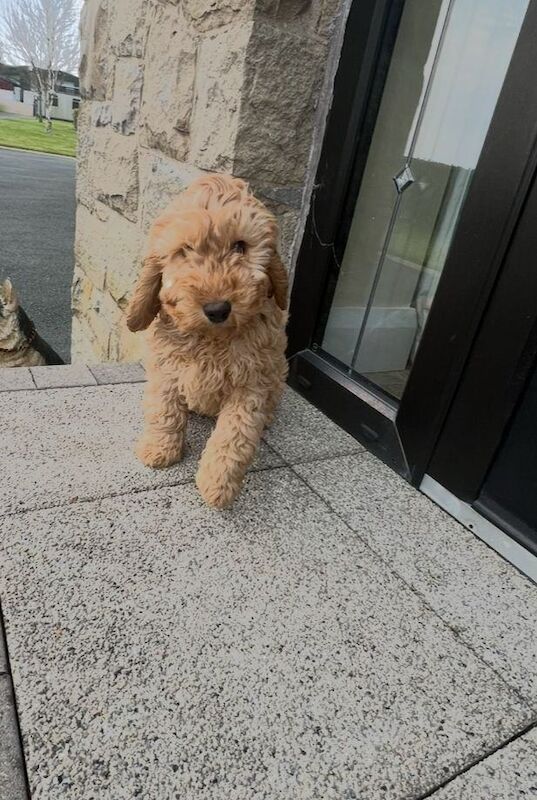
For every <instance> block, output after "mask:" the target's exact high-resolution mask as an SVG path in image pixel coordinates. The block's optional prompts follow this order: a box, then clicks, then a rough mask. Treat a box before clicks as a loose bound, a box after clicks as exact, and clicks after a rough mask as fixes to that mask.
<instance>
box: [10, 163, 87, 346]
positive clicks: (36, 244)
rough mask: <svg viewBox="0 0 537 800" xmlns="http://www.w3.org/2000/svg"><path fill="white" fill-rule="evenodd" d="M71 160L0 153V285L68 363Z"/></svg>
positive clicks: (72, 227)
mask: <svg viewBox="0 0 537 800" xmlns="http://www.w3.org/2000/svg"><path fill="white" fill-rule="evenodd" d="M75 166H76V162H75V159H73V158H66V157H64V156H51V155H44V154H41V153H30V152H23V151H19V150H8V149H4V148H0V279H2V280H3V279H4V278H6V277H10V278H11V279H12V280H13V283H14V285H15V286H16V288H17V291H18V294H19V297H20V299H21V302H22V305H23V306H24V308H25V310H26V312H27V313H28V315H29V316H30V317H31V319H32V320H33V321H34V323H35V325H36V327H37V330H38V331H39V333H40V335H41V336H42V337H43V338H44V339H46V340H47V341H48V342H49V344H50V345H51V346H52V347H54V349H55V350H56V351H57V352H58V353H59V354H60V355H61V356H62V358H63V359H64V360H66V361H68V360H69V359H70V348H71V296H70V292H71V280H72V276H73V264H74V253H73V249H74V234H75Z"/></svg>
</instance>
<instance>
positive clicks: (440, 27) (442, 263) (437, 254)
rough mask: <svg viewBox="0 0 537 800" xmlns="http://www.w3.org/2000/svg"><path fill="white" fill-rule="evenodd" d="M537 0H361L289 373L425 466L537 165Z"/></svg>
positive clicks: (322, 402) (402, 459)
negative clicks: (536, 155) (536, 161)
mask: <svg viewBox="0 0 537 800" xmlns="http://www.w3.org/2000/svg"><path fill="white" fill-rule="evenodd" d="M536 39H537V0H427V2H423V0H355V2H354V3H353V5H352V7H351V11H350V16H349V20H348V24H347V30H346V35H345V41H344V46H343V51H342V54H341V60H340V66H339V70H338V74H337V76H336V82H335V90H334V98H333V105H332V109H331V112H330V115H329V119H328V123H327V128H326V133H325V140H324V145H323V150H322V153H321V158H320V163H319V168H318V172H317V176H316V180H315V187H314V192H313V196H312V201H311V209H310V214H309V218H308V221H307V224H306V230H305V234H304V239H303V243H302V248H301V251H300V254H299V258H298V263H297V268H296V275H295V281H294V285H293V293H292V303H291V324H290V330H289V338H290V355H291V356H293V358H292V360H291V378H290V380H291V382H292V383H293V385H294V386H295V387H296V388H297V389H298V390H299V391H301V392H302V393H303V394H304V395H305V396H306V397H309V398H310V400H311V401H312V402H313V403H315V404H316V405H318V406H319V407H321V408H322V409H323V410H324V411H325V412H326V413H328V414H329V415H331V416H332V417H333V418H334V419H336V420H337V421H338V422H339V423H340V424H342V425H343V426H344V427H346V428H347V429H348V430H349V431H350V432H351V433H352V434H353V435H355V436H356V437H357V438H359V439H361V440H362V441H364V442H365V443H366V444H367V445H368V447H369V448H370V449H372V450H373V451H374V452H376V453H377V454H378V455H379V456H380V457H381V458H383V459H384V460H385V461H387V462H388V463H391V464H392V466H394V467H395V468H396V469H398V470H399V472H401V473H402V474H404V475H405V476H406V477H407V478H408V479H409V480H411V481H413V482H415V483H419V481H420V479H421V477H422V476H423V474H424V472H425V470H426V467H427V464H428V462H429V460H430V458H431V455H432V452H433V449H434V445H435V442H436V441H437V439H438V437H439V435H440V431H441V429H442V425H443V423H444V420H445V418H446V415H447V413H448V411H449V406H450V404H451V402H452V401H453V397H454V394H455V392H456V390H457V386H458V383H459V382H460V380H461V375H462V371H463V369H464V364H465V362H466V360H467V358H468V355H469V352H470V349H471V347H472V343H473V341H474V338H475V337H476V335H477V331H478V329H479V325H480V324H481V319H482V317H483V315H484V313H485V309H486V305H487V302H488V298H489V296H490V294H491V292H492V289H493V287H494V282H495V280H496V277H497V275H498V274H499V271H500V268H501V262H502V258H503V257H504V255H505V253H506V252H507V248H508V245H509V240H510V237H511V236H512V233H513V231H514V230H515V227H516V225H517V220H518V217H519V214H520V209H521V207H522V205H523V203H524V200H525V197H526V196H527V193H528V190H529V186H530V184H531V181H532V179H533V175H534V171H535V153H536V151H537V141H536V130H537V126H536V125H535V119H536V117H537V84H536V82H535V81H533V80H532V76H533V75H534V74H535V73H536V70H537V63H536V62H537V56H536V50H535V41H536Z"/></svg>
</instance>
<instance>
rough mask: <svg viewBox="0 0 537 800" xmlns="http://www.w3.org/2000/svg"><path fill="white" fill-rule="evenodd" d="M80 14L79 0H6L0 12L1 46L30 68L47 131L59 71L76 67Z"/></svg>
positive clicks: (9, 55)
mask: <svg viewBox="0 0 537 800" xmlns="http://www.w3.org/2000/svg"><path fill="white" fill-rule="evenodd" d="M79 14H80V4H79V0H5V2H4V8H3V11H2V12H0V49H1V50H2V51H3V52H4V53H5V56H7V58H9V60H11V61H18V62H19V63H20V62H22V63H24V64H28V65H29V66H30V67H31V68H32V71H33V73H34V75H35V79H36V82H37V85H38V87H39V94H40V96H41V98H42V103H43V104H44V108H45V119H46V123H45V125H46V129H47V130H48V131H49V130H50V129H51V127H52V122H51V112H52V104H53V102H54V92H55V89H56V83H57V80H58V72H60V71H62V72H72V71H73V70H77V69H78V61H79V35H78V20H79Z"/></svg>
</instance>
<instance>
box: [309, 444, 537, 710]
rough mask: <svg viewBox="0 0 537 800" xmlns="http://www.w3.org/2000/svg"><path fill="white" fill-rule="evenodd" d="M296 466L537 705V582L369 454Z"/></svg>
mask: <svg viewBox="0 0 537 800" xmlns="http://www.w3.org/2000/svg"><path fill="white" fill-rule="evenodd" d="M296 469H297V472H298V473H299V474H300V475H301V476H302V477H303V478H304V479H305V480H306V481H307V482H308V484H309V485H310V486H311V487H312V488H314V489H315V491H316V492H318V493H319V494H320V495H321V496H322V497H323V498H324V499H325V500H327V501H328V502H329V504H330V505H331V507H332V508H333V509H334V510H335V511H336V512H337V513H338V514H339V515H340V516H341V517H342V518H343V519H344V520H345V521H346V522H347V523H348V524H349V525H350V526H351V528H353V530H355V531H356V532H357V534H359V536H360V537H361V538H362V539H363V540H364V541H366V542H367V543H368V544H369V545H370V546H371V547H372V548H373V549H374V550H375V551H376V552H377V553H378V554H379V555H381V556H382V558H384V559H385V560H386V561H387V563H388V564H389V565H390V567H392V568H393V569H394V570H395V571H396V572H397V573H398V574H399V575H401V576H402V577H403V578H404V579H405V580H406V581H407V582H408V583H409V584H411V585H412V586H413V587H414V588H415V589H416V591H418V592H419V593H420V594H421V595H422V596H423V597H424V598H425V599H426V601H427V602H428V603H429V604H430V605H431V606H432V608H434V609H435V610H436V611H437V613H439V614H440V615H441V616H442V618H443V619H444V620H446V622H447V623H448V624H449V625H450V626H451V627H452V628H453V629H454V630H456V631H457V633H458V635H459V636H461V638H462V639H463V640H464V641H466V642H467V643H468V645H469V646H471V647H472V648H473V649H474V650H475V651H476V652H478V653H479V655H480V656H481V657H482V658H483V659H484V660H485V661H486V662H487V663H488V664H490V665H491V666H493V667H494V668H495V669H496V670H498V672H499V673H501V674H502V675H503V677H504V678H505V679H506V680H507V681H509V682H510V684H511V685H512V686H513V687H515V688H517V689H519V690H520V692H522V693H523V694H524V695H525V696H526V697H527V698H528V699H529V700H531V702H532V704H533V706H534V707H535V708H536V710H537V587H536V586H535V585H534V584H533V583H532V582H531V581H530V580H528V579H527V578H525V577H524V576H522V575H521V574H520V573H519V572H518V571H517V570H516V569H515V568H514V567H512V566H511V565H510V564H508V563H507V562H506V561H504V560H503V559H502V558H501V557H500V556H499V555H497V554H496V553H495V552H494V551H493V550H491V549H489V548H488V547H487V546H486V545H485V544H484V543H483V542H481V541H480V540H479V539H478V538H477V537H476V536H474V535H473V534H472V533H471V532H470V531H468V530H466V529H465V528H463V527H462V525H459V523H458V522H456V521H455V520H453V519H452V518H451V517H449V516H448V515H447V514H446V513H445V512H444V511H442V509H440V508H438V506H436V505H435V504H434V503H432V502H431V501H430V500H429V499H428V498H427V497H425V496H424V495H422V494H419V493H418V492H416V490H415V489H413V488H412V487H411V486H409V484H407V483H406V482H405V481H403V480H402V479H401V478H399V476H398V475H396V474H395V473H394V472H393V471H392V470H390V469H389V468H388V467H386V466H385V465H384V464H382V463H380V462H379V461H378V460H377V459H376V458H374V457H373V456H371V455H369V454H364V455H361V456H349V457H343V458H336V459H334V460H332V461H329V462H322V463H319V464H315V465H309V464H305V465H299V466H297V467H296Z"/></svg>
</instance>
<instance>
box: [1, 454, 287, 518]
mask: <svg viewBox="0 0 537 800" xmlns="http://www.w3.org/2000/svg"><path fill="white" fill-rule="evenodd" d="M280 458H281V456H280ZM282 460H283V459H282ZM287 466H288V465H287V464H285V463H282V464H268V465H267V466H260V467H257V468H256V469H254V470H252V471H251V472H249V473H247V475H257V473H258V472H270V471H271V470H275V469H286V468H287ZM194 483H195V476H192V477H191V478H185V479H184V480H180V481H176V482H175V483H165V484H163V485H162V486H145V487H143V488H140V489H129V490H128V491H125V492H115V493H113V494H104V495H101V496H100V497H77V499H76V500H72V501H71V500H65V501H60V502H58V503H51V504H50V505H43V506H34V507H32V508H21V509H19V510H17V511H8V512H7V513H4V514H0V522H1V521H2V520H3V519H11V518H12V517H22V516H23V515H24V514H36V513H38V512H39V511H51V510H52V509H54V508H69V507H72V506H78V505H85V504H86V503H99V502H101V501H103V500H114V499H115V498H117V497H130V496H131V495H138V494H144V492H157V491H159V490H160V489H174V488H176V487H178V486H187V485H188V484H194Z"/></svg>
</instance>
